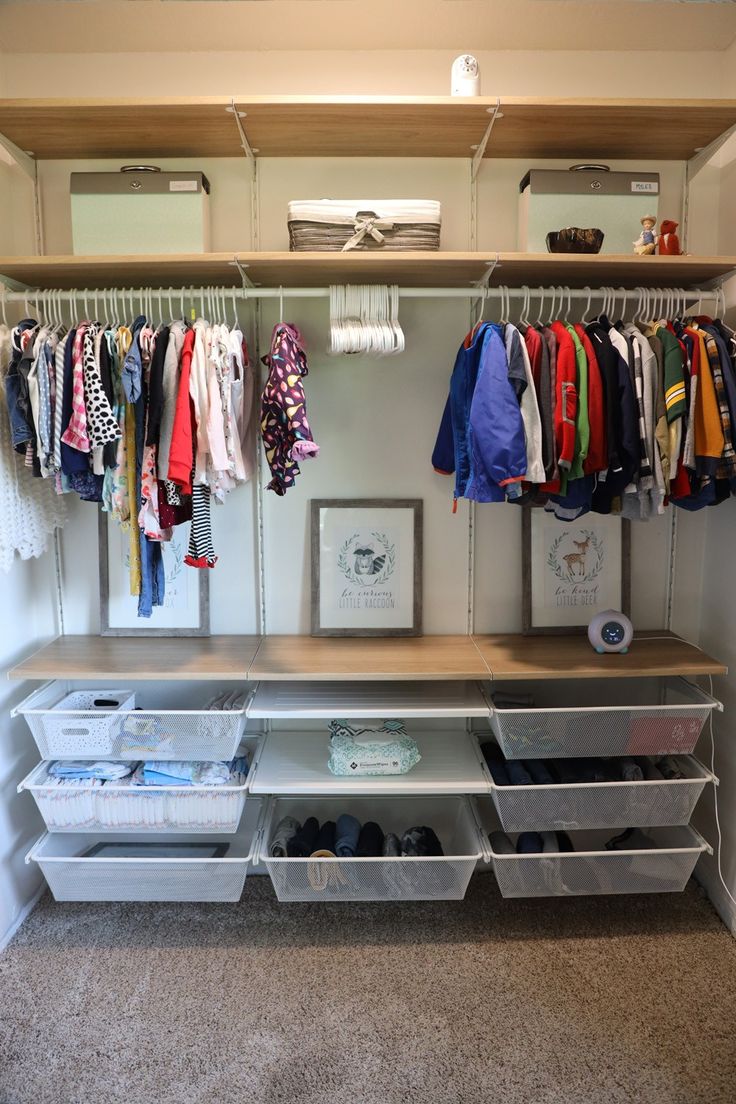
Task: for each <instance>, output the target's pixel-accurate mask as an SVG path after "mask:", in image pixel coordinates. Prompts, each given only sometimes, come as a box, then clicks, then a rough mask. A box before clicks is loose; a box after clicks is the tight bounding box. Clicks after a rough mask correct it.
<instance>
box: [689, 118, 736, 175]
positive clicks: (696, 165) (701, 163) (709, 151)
mask: <svg viewBox="0 0 736 1104" xmlns="http://www.w3.org/2000/svg"><path fill="white" fill-rule="evenodd" d="M734 134H736V124H735V125H734V126H732V127H729V128H728V130H724V132H723V134H719V135H718V137H717V138H714V139H713V141H712V142H711V143H710V144H709V145H707V146H704V147H703V149H700V150H698V151H697V152H696V153H694V154H693V156H692V157H691V158H690V159H689V160H688V161H687V179H688V183H690V182H692V181H693V180H694V179H695V177H696V176H697V175H698V173H699V172H700V170H701V169H703V168H705V166H706V165H707V164H708V162H709V161H710V160H711V158H713V157H715V155H716V154H717V153H718V151H719V149H720V148H721V147H722V146H725V144H726V142H727V141H728V140H729V138H731V137H732V136H733V135H734Z"/></svg>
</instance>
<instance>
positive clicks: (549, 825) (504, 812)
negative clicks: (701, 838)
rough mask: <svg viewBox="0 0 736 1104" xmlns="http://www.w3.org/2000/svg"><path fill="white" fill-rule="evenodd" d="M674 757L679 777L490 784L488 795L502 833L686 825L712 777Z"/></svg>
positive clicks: (686, 759) (700, 767)
mask: <svg viewBox="0 0 736 1104" xmlns="http://www.w3.org/2000/svg"><path fill="white" fill-rule="evenodd" d="M674 758H675V760H676V762H677V763H678V764H679V766H680V768H681V769H682V771H683V773H684V775H685V777H684V778H677V779H671V780H668V779H663V780H662V781H656V782H582V783H579V782H578V783H574V784H555V785H547V786H498V785H496V784H495V783H493V788H492V793H491V796H492V798H493V804H494V805H495V806H496V812H497V813H498V818H499V820H500V821H501V827H502V828H503V829H504V831H506V832H544V831H548V830H549V831H556V830H558V829H560V830H563V831H564V830H571V829H577V828H630V827H637V828H645V827H652V826H655V825H672V824H688V823H689V821H690V817H691V816H692V814H693V810H694V809H695V805H696V803H697V800H698V798H699V797H700V795H701V793H702V792H703V788H704V786H705V785H706V783H707V782H712V781H714V780H715V775H713V774H712V773H711V772H710V771H709V770H706V768H705V767H704V766H703V765H702V763H699V762H698V761H697V759H694V758H693V757H692V756H691V755H683V756H675V757H674Z"/></svg>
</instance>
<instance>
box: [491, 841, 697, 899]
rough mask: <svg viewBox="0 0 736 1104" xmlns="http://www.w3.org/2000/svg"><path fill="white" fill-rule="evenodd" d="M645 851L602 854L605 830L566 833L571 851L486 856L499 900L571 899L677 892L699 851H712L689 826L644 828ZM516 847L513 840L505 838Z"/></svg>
mask: <svg viewBox="0 0 736 1104" xmlns="http://www.w3.org/2000/svg"><path fill="white" fill-rule="evenodd" d="M646 834H647V836H648V837H650V839H651V843H652V847H651V849H649V850H631V851H624V850H620V851H607V850H606V849H605V844H606V841H607V840H609V839H610V838H611V831H610V829H606V830H605V831H602V832H601V831H597V832H572V833H570V839H571V840H572V842H573V846H574V847H575V850H574V851H571V852H561V853H559V852H558V853H554V852H553V853H550V854H547V853H544V854H528V855H516V854H510V855H505V854H498V853H496V852H494V850H493V845H492V844H491V845H489V853H490V858H491V862H492V863H493V869H494V872H495V874H496V878H497V880H498V885H499V888H500V890H501V895H502V896H503V897H575V896H584V895H595V894H611V893H680V892H681V891H682V890H683V889H684V888H685V886H686V885H687V881H688V878H689V877H690V875H691V874H692V872H693V870H694V869H695V864H696V863H697V861H698V859H699V858H700V856H701V855H702V853H703V852H704V851H709V852H711V853H712V849H711V847H710V846H709V844H707V843H706V842H705V840H704V839H703V838H702V836H700V835H699V833H698V832H696V831H695V829H694V828H692V827H690V826H687V827H675V828H652V829H648V830H647V833H646ZM510 839H511V842H512V844H514V845H515V844H516V837H515V836H511V837H510Z"/></svg>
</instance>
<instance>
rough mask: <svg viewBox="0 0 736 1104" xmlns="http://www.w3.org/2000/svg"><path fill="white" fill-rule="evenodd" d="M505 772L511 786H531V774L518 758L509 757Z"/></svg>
mask: <svg viewBox="0 0 736 1104" xmlns="http://www.w3.org/2000/svg"><path fill="white" fill-rule="evenodd" d="M506 773H507V774H508V776H509V782H510V784H511V785H512V786H531V784H532V776H531V775H530V773H529V771H528V770H527V769H526V767H525V766H524V764H523V763H522V762H521V760H520V759H509V761H508V763H507V764H506Z"/></svg>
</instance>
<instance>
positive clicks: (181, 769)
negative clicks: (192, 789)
mask: <svg viewBox="0 0 736 1104" xmlns="http://www.w3.org/2000/svg"><path fill="white" fill-rule="evenodd" d="M229 781H230V764H229V763H218V762H197V761H193V762H188V761H186V760H184V761H176V760H173V759H172V760H166V759H154V760H148V761H146V762H145V763H144V764H143V771H142V775H141V782H142V784H143V785H144V786H223V785H224V784H225V783H226V782H229Z"/></svg>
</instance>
